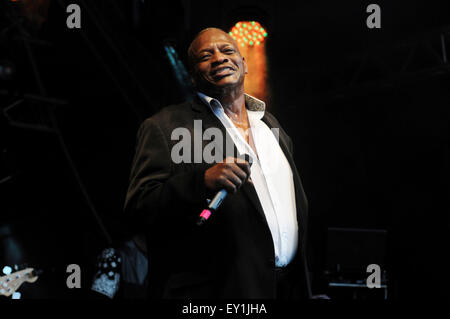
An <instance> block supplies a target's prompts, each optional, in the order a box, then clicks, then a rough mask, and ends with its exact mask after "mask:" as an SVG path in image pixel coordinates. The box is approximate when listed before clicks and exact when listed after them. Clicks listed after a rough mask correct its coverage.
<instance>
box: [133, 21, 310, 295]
mask: <svg viewBox="0 0 450 319" xmlns="http://www.w3.org/2000/svg"><path fill="white" fill-rule="evenodd" d="M188 58H189V67H190V73H191V77H192V82H193V84H194V87H195V89H196V91H197V95H196V97H195V99H194V100H193V101H191V102H186V103H182V104H179V105H172V106H168V107H166V108H164V109H162V110H161V111H160V112H159V113H157V114H156V115H154V116H152V117H150V118H148V119H147V120H145V121H144V122H143V124H142V125H141V127H140V129H139V131H138V134H137V146H136V154H135V157H134V161H133V165H132V170H131V176H130V185H129V189H128V193H127V196H126V202H125V212H126V214H127V216H129V217H130V218H132V219H133V220H134V221H135V222H136V224H138V225H139V227H138V228H139V231H143V232H145V234H146V236H147V243H148V255H149V279H150V280H149V285H150V287H149V289H150V296H152V297H153V298H183V299H184V298H186V299H192V298H270V299H275V298H276V299H300V298H310V297H311V291H310V285H309V277H308V276H309V272H308V267H307V264H308V263H307V254H306V250H305V248H306V229H307V222H308V221H307V210H308V207H307V199H306V196H305V193H304V191H303V187H302V184H301V180H300V177H299V174H298V172H297V169H296V167H295V164H294V160H293V157H292V151H293V145H292V141H291V139H290V138H289V136H288V135H287V134H286V133H285V132H284V131H283V129H282V128H281V127H280V125H279V123H278V121H277V120H276V119H275V118H274V117H273V115H271V114H270V113H268V112H267V111H265V104H264V102H262V101H260V100H258V99H256V98H253V97H251V96H249V95H247V94H245V93H244V79H245V74H247V64H246V61H245V58H244V57H242V56H241V53H240V52H239V47H238V45H237V43H236V42H235V41H234V40H233V39H232V38H231V37H230V36H229V35H228V34H227V33H226V32H224V31H222V30H220V29H216V28H208V29H205V30H203V31H201V32H200V33H199V34H198V35H197V36H196V37H195V38H194V40H193V41H192V43H191V45H190V47H189V50H188ZM194 121H195V122H194ZM198 123H201V125H199V124H198ZM180 128H183V129H184V130H185V131H187V132H189V133H190V136H191V137H192V139H191V140H190V141H188V144H189V147H187V148H185V149H183V152H189V151H190V152H193V154H187V155H188V156H191V158H192V159H194V158H195V157H196V158H197V159H198V158H199V157H200V158H201V160H200V161H198V160H197V161H196V160H191V161H181V162H180V161H179V160H176V159H174V158H173V157H174V154H175V153H176V152H173V148H174V147H175V146H176V145H177V143H179V140H178V139H176V138H174V134H173V132H174V131H175V130H177V129H180ZM211 128H215V129H217V130H219V132H221V133H222V134H223V139H216V142H217V140H219V141H220V142H217V146H218V147H217V148H216V150H215V152H219V153H215V156H217V154H219V155H220V158H221V160H220V161H216V162H212V163H211V161H209V160H206V159H205V158H204V156H203V155H204V154H205V153H207V152H204V151H205V147H209V146H208V145H210V143H212V141H211V140H212V138H211V139H205V138H204V136H206V134H204V133H205V131H207V130H208V129H211ZM277 131H278V132H279V134H274V132H277ZM175 135H176V134H175ZM194 136H200V137H203V138H202V140H201V141H200V145H201V148H199V145H198V142H195V141H194V140H195V138H194ZM175 137H176V136H175ZM183 142H186V141H183ZM222 142H223V144H222ZM195 143H197V146H196V145H195ZM227 143H231V145H232V147H231V148H230V147H229V145H225V144H227ZM230 149H231V150H232V151H233V152H231V154H230V152H229V150H230ZM195 152H197V153H195ZM198 152H200V153H198ZM237 154H241V155H242V154H247V155H248V156H249V158H250V159H251V165H250V164H249V163H248V162H247V161H245V160H243V159H242V157H239V156H238V155H237ZM185 155H186V154H183V156H185ZM184 158H185V157H184ZM216 158H217V157H216ZM221 189H225V190H227V192H228V196H227V197H226V198H225V200H224V201H223V203H222V204H221V206H220V207H219V208H218V209H217V211H214V212H213V214H212V216H211V217H210V218H209V219H208V220H207V221H206V222H205V223H204V224H203V225H201V226H198V225H197V223H196V222H197V220H198V218H199V214H200V213H201V212H202V210H203V209H204V208H205V207H206V205H207V203H208V201H207V200H208V199H211V198H213V197H214V194H216V193H217V192H218V191H220V190H221Z"/></svg>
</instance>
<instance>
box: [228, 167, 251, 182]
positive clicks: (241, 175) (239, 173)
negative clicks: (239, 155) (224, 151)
mask: <svg viewBox="0 0 450 319" xmlns="http://www.w3.org/2000/svg"><path fill="white" fill-rule="evenodd" d="M229 169H230V171H232V172H233V173H234V174H235V175H237V176H238V177H239V178H240V179H241V180H242V181H245V180H246V179H247V178H248V176H249V175H248V173H247V172H245V171H244V170H243V169H241V168H240V167H239V166H237V165H236V164H232V165H230V166H229Z"/></svg>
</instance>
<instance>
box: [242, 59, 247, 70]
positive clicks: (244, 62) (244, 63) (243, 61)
mask: <svg viewBox="0 0 450 319" xmlns="http://www.w3.org/2000/svg"><path fill="white" fill-rule="evenodd" d="M242 63H243V65H244V74H248V67H247V61H245V58H244V57H242Z"/></svg>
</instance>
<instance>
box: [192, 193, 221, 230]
mask: <svg viewBox="0 0 450 319" xmlns="http://www.w3.org/2000/svg"><path fill="white" fill-rule="evenodd" d="M227 195H228V192H227V191H226V189H221V190H220V191H218V192H217V193H216V195H215V196H214V198H213V199H212V200H211V201H210V202H209V205H208V208H207V209H204V210H203V211H202V213H201V214H200V216H199V217H198V220H197V225H198V226H201V225H203V224H204V223H205V222H206V221H207V220H208V218H209V216H211V214H212V213H211V211H215V210H217V208H219V206H220V204H222V202H223V200H224V199H225V197H227Z"/></svg>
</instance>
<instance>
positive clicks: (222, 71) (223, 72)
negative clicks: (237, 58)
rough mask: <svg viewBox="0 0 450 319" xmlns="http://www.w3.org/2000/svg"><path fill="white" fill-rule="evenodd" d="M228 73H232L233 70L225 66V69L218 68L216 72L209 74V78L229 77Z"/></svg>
mask: <svg viewBox="0 0 450 319" xmlns="http://www.w3.org/2000/svg"><path fill="white" fill-rule="evenodd" d="M230 71H234V69H232V68H231V67H229V66H226V67H223V68H218V69H216V70H214V71H212V72H211V76H213V77H218V76H226V75H230V74H229V72H230Z"/></svg>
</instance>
